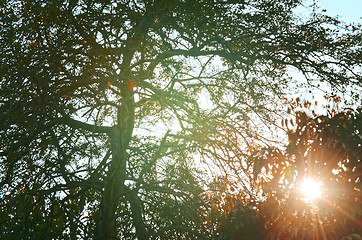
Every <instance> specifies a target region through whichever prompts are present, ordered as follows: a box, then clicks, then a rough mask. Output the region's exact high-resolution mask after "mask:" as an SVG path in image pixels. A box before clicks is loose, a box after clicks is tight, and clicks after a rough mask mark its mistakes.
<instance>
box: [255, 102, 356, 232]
mask: <svg viewBox="0 0 362 240" xmlns="http://www.w3.org/2000/svg"><path fill="white" fill-rule="evenodd" d="M336 101H339V99H338V98H337V99H336ZM361 117H362V111H361V109H358V110H346V111H342V112H338V111H329V112H328V114H327V115H321V116H314V117H310V116H308V115H307V114H306V113H305V112H296V116H295V123H294V125H295V127H293V128H292V129H290V130H289V132H288V135H289V144H288V146H287V148H286V151H281V150H278V149H275V148H269V149H263V150H260V151H258V152H255V154H254V159H253V163H254V164H261V167H258V168H257V169H260V171H259V172H257V173H256V174H257V175H258V177H259V178H260V180H259V184H261V185H262V189H263V194H264V196H265V198H266V200H265V201H263V202H262V203H261V204H260V205H259V206H258V208H257V209H258V212H257V213H255V212H254V213H253V214H254V215H255V214H256V215H259V217H261V216H263V219H264V222H263V221H261V222H259V224H260V223H263V224H262V225H263V226H265V229H264V231H265V232H266V233H267V234H268V239H341V238H343V237H344V236H347V235H351V236H352V235H353V234H354V235H356V236H358V234H361V232H360V229H361V224H362V222H361V217H362V212H361V209H362V205H361V194H360V191H361V164H360V163H361V156H362V152H361V131H362V129H361V126H362V118H361ZM254 169H255V168H254ZM306 177H308V178H313V179H316V180H317V181H320V182H321V183H323V185H322V192H323V195H322V197H321V199H319V200H318V201H316V202H314V203H312V204H311V203H308V202H305V201H303V195H302V194H301V191H300V190H299V189H300V184H301V182H302V180H303V179H304V178H306ZM260 215H261V216H260Z"/></svg>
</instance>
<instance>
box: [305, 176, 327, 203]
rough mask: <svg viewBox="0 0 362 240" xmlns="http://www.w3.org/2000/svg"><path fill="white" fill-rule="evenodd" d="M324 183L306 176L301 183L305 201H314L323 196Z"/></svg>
mask: <svg viewBox="0 0 362 240" xmlns="http://www.w3.org/2000/svg"><path fill="white" fill-rule="evenodd" d="M321 185H322V183H320V182H317V181H315V180H313V179H311V178H306V179H304V181H303V182H302V184H301V185H300V192H301V193H302V194H303V198H302V199H303V200H304V201H305V202H313V201H315V200H317V199H318V198H320V197H321V195H322V191H321V188H320V187H321Z"/></svg>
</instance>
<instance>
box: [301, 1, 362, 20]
mask: <svg viewBox="0 0 362 240" xmlns="http://www.w3.org/2000/svg"><path fill="white" fill-rule="evenodd" d="M304 3H305V5H310V4H311V3H313V0H304ZM318 5H319V6H320V7H321V9H326V10H327V12H326V13H327V15H330V16H332V17H335V16H337V15H338V16H340V19H341V20H343V21H345V22H347V23H352V22H354V23H361V24H362V19H361V17H362V0H319V2H318Z"/></svg>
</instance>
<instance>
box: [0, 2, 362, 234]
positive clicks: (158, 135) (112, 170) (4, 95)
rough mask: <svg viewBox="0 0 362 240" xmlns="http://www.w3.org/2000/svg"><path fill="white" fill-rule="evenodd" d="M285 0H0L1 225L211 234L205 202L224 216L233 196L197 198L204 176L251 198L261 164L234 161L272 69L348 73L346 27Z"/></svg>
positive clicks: (244, 153)
mask: <svg viewBox="0 0 362 240" xmlns="http://www.w3.org/2000/svg"><path fill="white" fill-rule="evenodd" d="M298 5H300V1H299V0H278V1H276V0H257V1H254V0H253V1H251V0H250V1H248V0H245V1H222V0H200V1H191V0H190V1H188V0H185V1H182V0H171V1H169V0H167V1H166V0H155V1H152V0H150V1H148V0H147V1H146V0H144V1H142V0H120V1H118V0H117V1H115V0H97V1H93V0H92V1H91V0H78V1H67V0H63V1H62V0H52V1H48V0H47V1H45V0H37V1H25V0H20V1H15V0H14V1H13V0H11V1H7V0H2V1H1V5H0V32H1V33H2V34H1V35H0V44H1V46H2V48H1V50H0V62H1V66H0V69H1V75H0V76H1V79H0V96H1V98H0V146H1V147H0V173H1V175H0V176H1V183H0V186H1V190H0V197H1V199H2V201H1V202H0V208H1V213H0V226H1V227H0V232H1V237H2V238H4V239H6V238H10V239H29V238H67V237H70V238H71V239H76V238H94V239H112V238H117V237H118V238H125V239H134V238H138V239H149V238H150V239H152V238H153V239H156V238H158V239H170V238H175V239H177V238H180V239H195V238H200V239H201V238H216V237H217V236H218V235H219V232H218V231H217V226H218V224H219V223H220V222H221V221H219V220H217V219H218V217H219V216H217V218H213V216H210V215H211V213H212V212H213V208H214V206H215V205H214V204H215V203H216V202H213V201H216V200H217V199H219V200H218V201H220V203H221V204H223V205H224V206H223V208H224V209H225V211H224V212H219V213H217V215H218V214H219V215H221V216H222V217H223V218H224V219H227V216H229V215H228V214H227V211H230V209H231V208H230V204H232V203H234V200H232V199H233V198H232V197H229V198H228V197H226V195H225V194H226V192H225V191H224V190H223V191H224V192H225V194H224V195H219V194H218V193H217V192H214V193H213V194H214V197H211V198H210V197H209V196H208V195H207V194H206V193H205V191H204V190H205V189H206V188H207V187H209V186H210V188H211V186H212V185H213V184H212V183H210V182H209V181H210V180H209V178H208V176H209V175H223V177H226V178H220V179H226V180H227V181H228V182H227V183H233V184H234V186H233V188H235V189H234V190H232V191H234V196H233V197H235V199H236V200H241V201H242V202H243V204H251V206H252V207H251V209H254V207H255V206H254V205H253V204H254V199H256V198H257V197H258V196H257V193H258V189H257V186H256V185H258V184H259V183H258V182H257V181H256V177H254V176H253V172H255V173H258V167H259V168H260V167H261V166H262V165H259V166H257V163H258V161H256V160H255V158H254V162H247V160H248V159H251V158H250V153H251V152H252V149H253V146H256V145H258V144H260V143H261V142H263V141H264V142H266V141H268V140H269V139H268V138H267V137H268V134H264V131H265V129H268V128H271V127H270V126H276V125H275V124H276V122H275V120H276V119H277V118H278V117H279V114H280V113H281V111H279V110H281V108H280V101H279V99H280V98H282V97H284V95H285V94H286V91H287V87H290V86H294V82H293V81H292V79H291V78H290V76H288V73H287V70H288V68H291V67H292V68H295V69H297V70H299V71H300V72H302V73H303V74H304V75H305V77H306V78H307V80H308V81H309V82H310V83H311V82H312V80H313V79H314V78H317V79H318V81H326V82H328V83H329V84H331V85H332V86H334V87H336V88H338V87H348V86H351V85H352V86H353V89H354V90H355V89H358V87H360V86H361V85H360V83H361V74H360V72H358V67H360V65H361V59H362V58H360V55H361V39H362V38H361V29H360V27H359V26H345V25H343V24H341V23H339V21H338V20H336V19H333V18H330V17H327V16H324V15H322V14H320V13H316V12H314V13H313V15H311V16H310V18H308V19H305V20H300V19H297V18H296V17H295V16H294V14H293V9H294V8H295V7H296V6H298ZM340 30H341V31H340ZM339 31H340V32H339ZM356 69H357V70H356ZM201 99H203V100H201ZM302 120H303V121H304V120H305V121H306V120H307V119H306V118H302V115H301V116H300V121H302ZM308 120H309V119H308ZM322 122H323V121H322ZM301 123H302V122H301ZM303 123H305V122H303ZM313 124H316V123H313ZM263 126H265V127H263ZM316 127H317V126H314V125H311V128H312V129H313V128H316ZM319 127H320V126H319V125H318V128H319ZM304 129H305V128H301V129H300V131H301V133H302V132H303V131H304ZM271 130H272V129H270V131H271ZM303 134H304V133H303ZM305 134H307V133H305ZM308 134H309V133H308ZM308 134H307V135H308ZM341 134H342V132H341ZM291 136H294V138H296V139H299V137H300V136H301V135H300V136H299V135H291ZM303 136H304V135H303ZM291 139H292V138H291ZM293 141H294V140H293ZM295 141H297V140H295ZM298 141H299V140H298ZM303 141H304V140H303ZM323 141H326V140H323ZM307 143H308V142H306V143H305V144H307ZM295 144H302V143H301V142H295ZM308 144H309V143H308ZM316 144H317V143H316ZM334 144H335V142H332V143H331V147H333V148H337V147H339V146H341V143H336V145H334ZM290 146H291V147H290V149H289V150H290V151H291V152H290V154H294V155H295V156H297V155H298V154H296V152H295V151H296V149H293V148H292V145H290ZM342 146H343V145H342ZM346 146H347V147H349V148H351V149H352V147H353V146H352V145H351V146H349V145H348V144H347V145H346ZM346 149H347V148H346ZM301 150H303V151H307V150H306V149H301ZM345 152H346V151H345ZM345 152H343V153H341V154H342V155H341V156H345V155H343V154H345ZM308 154H309V152H308ZM310 154H311V153H310ZM252 156H254V155H252ZM349 158H351V156H350V155H348V159H349ZM296 159H297V158H296ZM290 161H294V160H290ZM336 161H340V160H338V159H337V160H335V161H334V162H336ZM350 161H354V160H353V159H352V160H350ZM245 164H247V165H248V166H246V165H245ZM348 164H349V163H348ZM348 164H347V165H348ZM332 165H333V164H332ZM332 165H331V166H332ZM333 166H334V165H333ZM207 168H209V169H210V171H207V172H206V173H205V172H204V171H203V170H204V169H207ZM260 169H261V168H260ZM279 170H281V169H277V170H275V173H273V174H277V173H278V171H279ZM350 171H352V170H350ZM208 174H209V175H208ZM255 176H256V175H255ZM275 177H277V176H275ZM223 181H224V180H223ZM264 182H265V181H264ZM262 183H263V182H261V181H260V184H262ZM260 184H259V185H260ZM218 186H219V187H220V186H222V184H221V185H218ZM262 187H263V188H264V190H265V186H262ZM230 190H231V189H230ZM215 191H219V190H217V188H216V190H215ZM220 209H221V208H220ZM249 210H250V209H249ZM249 210H245V211H246V212H248V211H249ZM243 211H244V210H243ZM258 219H259V218H258V217H256V220H255V222H258V221H259V220H258Z"/></svg>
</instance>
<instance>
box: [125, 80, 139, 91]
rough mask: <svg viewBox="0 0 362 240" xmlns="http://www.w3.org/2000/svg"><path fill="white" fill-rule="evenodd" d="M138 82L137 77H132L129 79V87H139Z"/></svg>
mask: <svg viewBox="0 0 362 240" xmlns="http://www.w3.org/2000/svg"><path fill="white" fill-rule="evenodd" d="M137 85H138V83H137V80H136V79H130V80H128V81H127V88H128V89H133V88H134V87H137Z"/></svg>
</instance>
